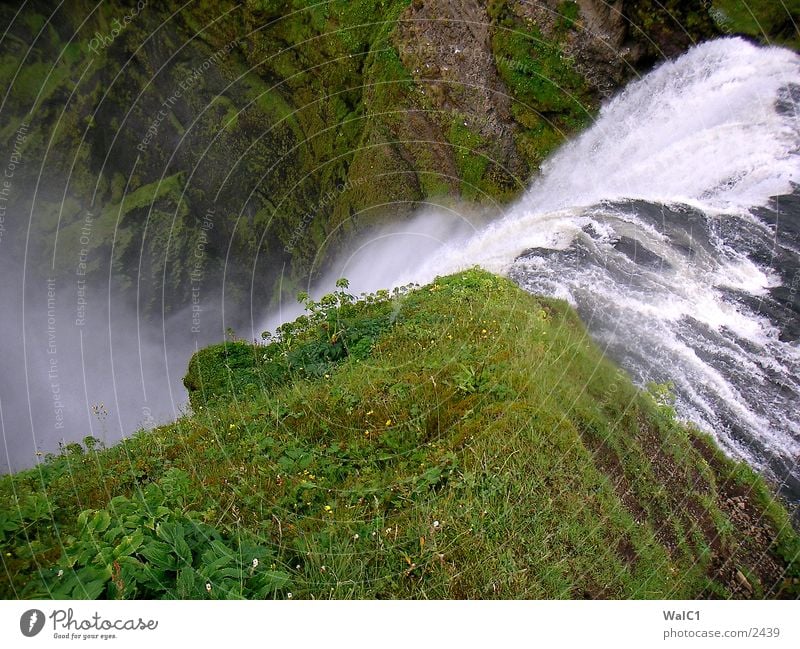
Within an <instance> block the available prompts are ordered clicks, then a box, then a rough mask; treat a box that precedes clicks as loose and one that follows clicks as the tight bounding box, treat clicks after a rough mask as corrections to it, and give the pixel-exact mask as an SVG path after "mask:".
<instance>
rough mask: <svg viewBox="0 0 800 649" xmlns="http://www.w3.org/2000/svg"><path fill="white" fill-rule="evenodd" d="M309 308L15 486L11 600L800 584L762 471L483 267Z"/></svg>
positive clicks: (210, 354) (217, 358)
mask: <svg viewBox="0 0 800 649" xmlns="http://www.w3.org/2000/svg"><path fill="white" fill-rule="evenodd" d="M309 306H310V308H311V311H310V313H309V315H308V316H307V317H306V318H304V319H301V320H299V321H298V322H296V323H294V324H290V325H287V326H286V327H284V328H283V330H282V332H280V335H279V336H278V338H276V339H274V340H272V341H268V344H264V345H258V346H252V345H249V344H246V343H244V342H241V341H239V342H229V343H224V344H221V345H218V346H215V347H210V348H207V349H205V350H202V351H201V352H199V354H197V355H196V356H195V357H194V358H193V360H192V362H191V364H190V368H189V373H188V374H187V377H186V384H187V387H188V388H189V389H190V393H191V401H192V410H193V412H192V413H190V414H186V415H185V416H183V417H181V418H180V419H178V420H177V421H176V422H175V423H173V424H171V425H168V426H164V427H160V428H158V429H156V430H154V431H152V432H142V433H139V434H137V435H136V436H134V437H133V438H132V439H129V440H127V441H125V442H123V443H121V444H119V445H117V446H115V447H113V448H109V449H96V448H90V449H88V450H87V449H82V448H81V447H80V446H77V445H73V446H72V447H69V448H67V449H65V452H64V454H63V455H61V456H59V457H53V458H49V459H47V460H46V461H45V462H43V463H42V464H41V465H40V466H39V467H37V468H35V469H32V470H30V471H26V472H23V473H20V474H17V475H14V476H7V477H4V478H3V479H2V482H0V496H2V500H0V502H2V508H0V539H2V561H3V568H4V572H3V573H0V574H2V575H3V576H2V577H0V587H2V592H0V594H2V595H5V596H12V597H13V596H45V597H46V596H58V597H82V596H89V597H98V596H99V597H162V596H166V597H238V596H245V597H289V596H290V593H291V596H293V597H295V598H301V597H318V598H327V597H337V598H350V597H369V598H372V597H380V598H384V597H415V598H450V597H458V598H492V597H502V598H520V597H526V598H556V597H607V598H615V597H643V598H644V597H646V598H653V597H669V598H692V597H697V596H714V597H746V596H754V597H761V596H775V595H781V596H796V595H797V592H798V591H797V583H798V576H800V564H798V556H799V555H798V553H800V543H799V542H798V537H797V536H796V534H795V533H794V532H793V531H792V529H791V527H790V525H789V523H788V518H787V515H786V513H785V511H784V510H783V509H782V508H781V507H780V506H779V505H777V504H776V503H775V502H774V501H773V500H772V497H771V496H770V492H769V491H768V489H767V487H766V486H765V485H764V483H763V482H762V481H761V480H760V479H759V478H757V477H755V476H754V475H753V473H752V472H751V471H749V470H748V469H747V468H745V467H744V466H742V465H737V464H734V463H732V462H730V461H728V460H726V459H724V458H723V457H722V455H721V454H720V453H719V452H718V451H717V450H715V448H714V445H713V443H712V442H711V441H710V439H708V438H707V437H705V436H703V435H700V434H698V433H696V432H694V431H692V430H690V429H687V428H686V427H684V426H681V425H679V424H677V423H676V422H675V421H674V418H673V414H672V411H671V409H670V407H669V405H668V403H666V401H665V399H664V398H663V394H662V393H659V396H657V397H655V398H654V397H652V396H650V395H647V394H643V393H641V392H640V391H638V390H636V389H635V388H634V386H633V385H632V384H631V383H630V381H629V379H628V378H627V376H626V375H625V374H624V373H622V372H621V371H620V370H619V369H618V368H616V367H615V366H614V365H613V364H612V363H610V362H609V361H608V360H607V359H605V358H604V357H603V356H602V354H601V353H600V350H599V349H598V348H597V347H596V346H595V345H594V344H593V343H592V342H591V340H590V339H589V338H588V337H587V335H586V331H585V329H584V328H583V326H582V325H581V323H580V321H579V320H578V318H577V316H576V314H575V313H574V312H573V311H572V310H571V309H570V308H568V307H567V305H565V304H564V303H562V302H559V301H555V300H550V299H543V298H536V297H532V296H530V295H528V294H526V293H524V292H523V291H521V290H520V289H518V288H517V287H515V286H514V285H513V284H512V283H510V282H509V281H507V280H504V279H501V278H498V277H495V276H492V275H489V274H487V273H485V272H482V271H478V270H473V271H469V272H465V273H460V274H458V275H454V276H450V277H446V278H440V279H438V280H437V281H436V282H435V283H434V284H431V285H429V286H425V287H422V288H419V289H416V290H413V291H410V292H406V293H402V294H398V295H394V296H389V295H388V294H384V295H378V296H374V297H372V298H370V299H369V300H367V301H365V302H363V301H362V302H357V303H355V304H349V303H348V299H347V298H346V294H345V293H344V291H343V290H342V291H340V292H339V293H338V295H336V296H333V297H331V298H328V299H327V300H325V299H323V300H322V302H321V303H319V304H315V303H310V304H309ZM89 446H90V447H93V446H94V444H93V442H92V441H91V440H89ZM83 510H90V511H87V513H84V514H80V515H79V513H80V512H81V511H83ZM62 544H63V546H64V548H65V552H64V553H63V556H62ZM37 569H38V572H37ZM59 570H61V571H63V573H61V575H60V576H59Z"/></svg>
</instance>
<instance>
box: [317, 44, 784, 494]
mask: <svg viewBox="0 0 800 649" xmlns="http://www.w3.org/2000/svg"><path fill="white" fill-rule="evenodd" d="M798 100H800V58H798V56H797V55H795V54H794V53H792V52H789V51H787V50H783V49H778V48H760V47H756V46H753V45H751V44H749V43H747V42H745V41H743V40H741V39H736V38H733V39H722V40H718V41H713V42H709V43H705V44H702V45H700V46H698V47H695V48H693V49H692V50H691V51H689V52H688V53H687V54H685V55H684V56H682V57H680V58H679V59H677V60H675V61H673V62H668V63H665V64H664V65H662V66H660V67H659V68H658V69H656V70H654V71H653V72H651V73H650V74H648V75H647V76H645V77H644V78H642V79H640V80H638V81H636V82H634V83H632V84H630V86H628V88H627V89H626V90H625V91H624V92H622V93H621V94H619V95H618V96H617V97H616V98H614V99H613V100H612V101H610V102H609V103H608V104H607V105H606V106H605V107H603V109H602V110H601V111H600V114H599V116H598V118H597V121H596V122H595V124H594V125H593V126H592V127H591V128H590V129H588V130H587V131H586V132H585V133H583V134H582V135H581V136H580V137H578V138H576V139H575V140H574V141H572V142H569V143H567V144H566V145H565V146H563V147H562V148H561V149H560V150H559V151H558V152H557V153H556V154H555V155H553V156H552V157H551V158H550V159H549V160H548V161H547V162H546V164H544V165H543V168H542V174H541V175H540V176H539V177H538V178H537V179H536V180H535V181H534V182H533V184H532V186H531V188H530V189H529V190H528V191H527V192H526V194H525V195H524V196H523V197H522V198H521V199H520V200H519V202H518V203H517V204H516V205H514V206H513V207H511V208H510V209H509V210H508V211H507V212H506V213H505V214H504V215H500V216H498V217H497V218H496V219H495V220H494V221H493V222H492V223H491V224H490V225H488V226H486V227H483V228H479V229H478V230H477V231H475V232H472V233H470V231H469V228H466V229H464V227H463V223H460V222H459V219H458V218H456V217H454V216H453V215H452V214H448V213H445V212H433V211H427V212H424V213H422V214H420V215H419V216H417V217H416V218H415V219H414V220H413V221H411V222H406V223H404V224H399V225H397V226H394V228H391V229H389V230H387V231H385V232H383V233H381V235H380V236H378V237H372V238H371V239H369V240H368V241H367V242H366V243H364V244H363V245H362V246H361V247H360V248H359V249H358V250H357V251H356V252H355V253H353V254H351V255H349V256H348V257H346V258H344V259H343V260H341V261H340V262H339V263H338V264H337V265H336V267H335V268H334V269H333V272H332V273H331V276H330V277H329V278H328V280H327V283H332V281H333V279H334V278H335V277H341V276H346V277H348V278H349V279H350V281H351V285H352V286H354V287H355V288H356V290H358V291H361V290H374V289H377V288H385V287H388V286H392V285H400V284H404V283H408V282H410V281H415V282H419V283H423V282H427V281H430V280H431V279H432V278H433V277H435V276H436V275H441V274H446V273H450V272H454V271H457V270H459V269H462V268H465V267H470V266H474V265H480V266H482V267H484V268H486V269H488V270H491V271H494V272H500V273H504V274H507V275H509V276H511V277H512V278H513V279H514V280H515V281H517V282H518V283H519V284H520V285H521V286H522V287H523V288H525V289H527V290H529V291H531V292H536V293H543V294H548V295H553V296H556V297H561V298H564V299H567V300H569V301H570V302H571V303H572V304H574V305H575V306H576V307H577V308H578V310H579V312H580V313H581V316H582V317H583V319H584V321H585V322H586V323H587V326H588V328H589V330H590V332H591V333H592V335H593V336H594V338H595V339H596V340H597V341H598V342H599V343H600V344H602V345H604V346H605V347H606V348H607V350H608V352H609V353H610V354H611V355H612V356H613V357H614V358H616V359H617V360H618V361H619V362H620V363H622V365H623V366H624V367H625V368H626V369H628V370H629V371H630V372H631V373H632V375H633V376H634V378H635V380H637V381H638V382H639V383H640V384H644V383H646V382H648V381H672V382H673V383H674V385H675V391H676V393H677V397H678V408H679V412H680V413H681V414H682V415H684V416H685V417H687V418H689V419H691V420H692V421H694V422H695V423H696V424H698V425H700V426H701V427H703V428H705V429H707V430H709V431H710V432H712V433H713V434H714V435H715V436H716V437H717V439H718V440H719V441H720V442H721V443H722V444H723V446H724V447H725V448H726V449H727V450H728V451H729V452H730V453H732V454H733V455H735V456H738V457H742V458H746V459H747V460H749V461H750V462H751V463H753V464H754V465H755V466H757V467H759V468H761V469H763V470H764V471H765V472H767V473H769V474H771V475H773V476H774V477H777V478H779V479H780V480H781V481H784V482H785V483H786V484H787V485H788V487H787V489H788V491H789V492H791V495H793V497H795V498H797V497H800V480H799V479H798V478H800V475H798V470H797V461H798V457H800V430H799V428H800V427H799V426H798V423H797V421H796V418H797V412H799V411H800V399H799V398H798V395H799V394H800V384H798V381H799V379H798V377H800V352H799V351H798V343H797V341H796V340H790V339H782V338H781V326H780V325H781V323H780V322H776V318H780V317H783V318H796V317H797V311H796V308H797V307H796V306H793V305H794V304H796V301H795V302H793V303H792V304H790V305H789V306H788V307H787V306H786V304H778V303H777V302H774V303H773V302H770V300H772V298H771V291H772V290H773V289H775V288H776V287H778V286H780V285H781V284H782V283H783V284H784V285H785V284H786V278H785V276H783V275H781V272H783V271H785V269H782V268H776V267H772V266H773V265H774V264H773V260H774V259H776V258H777V257H780V258H781V259H783V260H784V261H785V260H787V259H789V260H791V261H792V264H795V266H796V267H797V268H800V260H798V258H797V252H796V251H797V245H798V243H799V242H798V241H796V240H790V241H788V242H786V241H783V243H779V242H778V237H777V236H776V231H775V229H774V228H771V227H769V226H768V225H767V224H765V223H763V222H762V221H761V220H759V218H758V217H757V216H756V215H754V213H753V211H754V208H758V207H764V206H767V205H769V202H770V199H771V197H774V196H776V195H782V194H790V193H792V192H793V190H794V184H795V183H796V182H800V156H798V145H799V144H800V120H798V113H797V106H798ZM798 218H800V212H798V213H794V214H782V215H781V219H783V220H784V221H785V220H786V219H793V220H796V219H798ZM795 222H796V221H795ZM456 230H458V231H457V232H456ZM793 231H794V232H797V231H800V230H798V228H797V227H794V228H793ZM795 238H796V237H795ZM765 306H769V307H770V310H769V311H768V312H769V313H770V314H771V315H770V316H768V315H765V314H763V313H762V308H764V307H765ZM787 308H788V311H787ZM775 314H782V315H775Z"/></svg>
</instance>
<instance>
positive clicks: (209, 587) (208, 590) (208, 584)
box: [206, 581, 211, 593]
mask: <svg viewBox="0 0 800 649" xmlns="http://www.w3.org/2000/svg"><path fill="white" fill-rule="evenodd" d="M206 592H208V593H210V592H211V582H210V581H207V582H206Z"/></svg>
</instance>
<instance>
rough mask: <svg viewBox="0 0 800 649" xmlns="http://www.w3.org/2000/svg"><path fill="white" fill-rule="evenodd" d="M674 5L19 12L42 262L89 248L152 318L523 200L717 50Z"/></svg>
mask: <svg viewBox="0 0 800 649" xmlns="http://www.w3.org/2000/svg"><path fill="white" fill-rule="evenodd" d="M662 4H663V3H657V2H648V3H632V2H631V3H628V2H625V3H622V11H621V12H620V11H618V10H616V9H613V10H612V9H610V8H609V7H608V6H607V5H606V3H603V2H594V1H582V2H572V1H570V0H565V1H560V2H555V1H554V2H548V3H525V2H519V1H517V0H492V2H489V3H485V4H484V3H479V2H474V1H473V0H452V1H450V0H448V1H447V2H441V1H440V0H437V1H435V2H434V1H428V0H415V1H414V2H410V1H409V0H357V1H355V2H354V1H351V0H331V1H330V2H321V3H320V2H308V1H306V0H296V1H295V2H292V3H289V4H288V5H287V3H285V2H271V1H255V0H253V1H250V2H246V3H243V4H242V3H235V2H228V1H225V2H209V1H206V0H198V1H197V2H193V3H191V5H190V6H187V7H185V8H183V9H181V10H180V11H177V10H178V9H180V7H179V5H177V4H174V3H145V4H144V5H143V6H142V7H140V6H139V5H140V3H138V2H137V0H109V1H107V2H103V3H100V4H99V5H97V6H95V4H94V3H89V2H84V1H83V0H78V1H76V2H72V3H69V7H65V6H59V7H57V8H55V9H54V8H53V7H52V6H51V5H50V4H48V3H46V2H41V1H38V0H37V1H34V2H30V3H27V4H26V6H25V8H24V10H22V11H21V12H20V13H19V15H17V14H16V13H15V11H16V10H15V8H14V7H13V6H10V5H3V7H0V15H2V16H3V17H4V18H6V19H7V21H6V22H7V23H8V24H9V30H8V33H7V36H6V38H5V41H4V51H3V53H2V55H0V82H1V83H2V84H3V86H4V87H5V88H6V89H7V90H8V94H7V97H6V99H5V100H4V103H3V108H2V110H3V117H4V119H3V125H4V126H3V128H2V131H0V141H1V142H3V143H8V142H10V141H12V140H13V138H14V134H15V132H16V130H17V128H18V126H19V124H20V123H22V122H24V121H25V120H27V121H28V122H30V123H31V124H32V128H31V129H30V131H29V135H28V137H27V139H26V141H25V145H24V151H23V158H24V164H22V165H20V167H19V169H18V171H17V176H16V178H15V186H14V202H15V207H16V208H17V210H18V212H19V213H20V214H30V213H32V214H34V216H35V218H34V219H33V220H32V232H31V237H30V239H29V240H30V242H32V245H33V249H32V250H31V254H33V255H36V256H41V257H42V258H46V259H48V260H49V259H51V257H55V263H56V266H57V268H60V269H72V268H73V267H74V264H75V259H76V258H77V257H78V255H79V253H82V250H83V249H86V251H87V252H86V254H85V255H84V256H86V257H88V259H89V261H90V266H89V275H88V279H89V280H90V281H91V280H92V279H95V278H96V279H98V281H107V279H108V277H109V276H110V277H111V281H112V282H113V284H114V288H115V289H116V290H118V291H119V293H120V294H122V295H127V296H128V297H129V298H130V299H131V300H132V301H133V300H134V299H135V300H136V304H137V306H138V308H139V309H141V311H143V312H144V313H145V314H147V313H153V312H158V311H159V310H160V309H161V305H162V303H163V304H164V305H165V307H164V308H165V310H166V312H167V313H169V312H171V311H172V312H174V311H177V310H179V309H180V308H181V307H183V306H186V305H187V300H188V299H189V298H188V292H187V291H186V290H184V288H183V287H185V286H186V285H187V284H188V283H189V280H190V277H191V274H192V273H195V274H197V273H199V272H202V273H203V276H204V278H205V279H204V281H205V285H206V287H212V286H214V285H215V284H218V283H220V282H221V281H222V277H223V271H224V273H225V281H226V295H227V296H228V297H229V299H230V301H231V303H232V304H235V303H237V302H239V301H241V300H242V299H243V296H245V297H246V296H247V295H248V294H249V293H250V292H251V291H252V292H253V297H254V299H255V300H256V301H258V302H267V301H268V300H269V299H271V298H273V297H274V293H275V288H274V287H273V286H272V285H271V284H270V283H269V282H257V283H252V282H251V279H252V277H253V276H258V277H274V276H275V275H276V274H277V270H279V269H281V268H284V266H286V267H287V268H288V269H289V273H290V275H291V276H292V277H294V278H295V279H296V278H298V277H300V276H302V275H303V274H305V273H307V272H308V271H309V269H310V268H311V267H312V264H313V263H314V260H315V259H316V260H317V261H318V263H322V264H324V263H325V261H326V260H327V259H329V258H330V255H331V254H332V253H333V252H335V251H336V250H337V248H338V246H339V245H341V244H342V242H344V241H346V240H347V239H348V238H349V237H350V236H351V235H352V233H353V232H354V231H358V230H362V229H363V228H365V227H367V226H370V225H374V224H375V223H376V222H379V221H380V220H381V219H385V218H389V217H392V216H397V215H405V214H408V213H410V212H411V211H412V210H413V209H415V208H416V207H417V206H418V205H419V204H420V202H424V201H430V200H434V201H436V200H444V201H454V200H460V199H468V200H471V201H480V202H490V203H491V202H503V201H508V200H510V199H511V198H513V197H514V196H516V195H518V194H519V192H520V191H521V190H522V189H523V188H524V187H525V185H526V184H527V182H528V180H529V178H530V176H531V174H535V173H536V172H537V170H538V166H539V164H540V163H541V162H542V160H543V159H544V158H545V157H546V156H547V154H548V153H550V152H551V151H552V150H553V149H554V148H555V147H556V146H558V145H559V144H560V143H562V142H563V141H565V139H567V138H568V137H570V136H571V135H573V134H574V133H575V132H577V131H578V130H579V129H580V128H581V127H583V126H584V125H585V124H587V123H588V122H589V121H590V120H591V118H592V116H593V115H594V114H595V111H596V110H597V108H598V106H599V103H600V101H601V100H602V99H603V98H605V97H608V96H609V95H610V94H611V93H612V92H614V91H615V90H616V89H617V88H619V87H620V86H621V85H622V84H623V83H625V82H626V81H627V80H628V79H630V78H632V77H633V76H635V75H636V74H637V73H639V72H640V71H641V70H642V69H643V67H647V66H650V65H652V63H653V62H655V61H657V60H659V59H660V58H663V57H664V56H669V55H673V54H675V53H677V52H678V51H680V50H684V49H685V48H686V47H688V46H689V45H691V43H692V42H695V41H698V40H702V39H703V38H707V37H709V36H712V35H713V34H714V33H715V29H714V26H713V24H712V22H711V20H710V18H709V14H708V8H709V6H710V5H709V4H708V3H704V2H701V1H700V0H696V1H693V2H689V3H686V2H681V3H674V2H669V3H666V4H665V5H664V6H662ZM12 19H13V21H12ZM120 21H122V22H120ZM122 24H124V28H122V29H119V28H118V25H122ZM670 44H671V45H670ZM34 187H35V188H36V191H34ZM134 197H135V198H134ZM87 212H90V213H91V214H92V216H93V217H96V218H98V219H99V220H98V221H97V224H96V226H95V229H94V230H93V231H92V232H91V235H90V236H89V237H88V239H87V241H84V242H82V241H81V228H82V224H83V223H84V222H85V219H86V214H87ZM20 222H22V220H20ZM57 231H58V236H57V237H56V232H57ZM13 235H14V236H17V237H18V241H16V242H14V243H15V245H17V244H18V245H19V247H20V248H21V247H22V245H23V243H24V237H25V232H24V230H22V229H20V231H18V232H15V233H13ZM10 236H12V235H11V234H10V235H9V237H10ZM56 242H57V244H56ZM201 245H202V248H203V254H202V255H201V256H200V258H199V260H198V258H197V256H196V255H195V254H194V253H195V251H196V250H198V248H199V247H200V246H201ZM317 255H319V256H318V257H317ZM226 261H227V266H225V263H226ZM198 264H199V265H200V268H197V265H198ZM109 267H110V269H111V270H112V272H111V273H109ZM138 269H146V275H145V276H144V277H142V276H141V275H139V274H138ZM42 272H44V271H42ZM251 284H253V285H252V286H251ZM284 285H285V286H289V287H291V286H292V285H293V284H292V282H291V278H289V280H288V281H287V279H286V278H284ZM133 287H136V289H135V290H134V288H133Z"/></svg>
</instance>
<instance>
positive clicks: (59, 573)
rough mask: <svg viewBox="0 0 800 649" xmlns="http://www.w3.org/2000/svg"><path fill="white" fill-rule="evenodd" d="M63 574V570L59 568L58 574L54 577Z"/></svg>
mask: <svg viewBox="0 0 800 649" xmlns="http://www.w3.org/2000/svg"><path fill="white" fill-rule="evenodd" d="M63 576H64V571H63V570H59V571H58V574H57V575H56V577H63Z"/></svg>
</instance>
